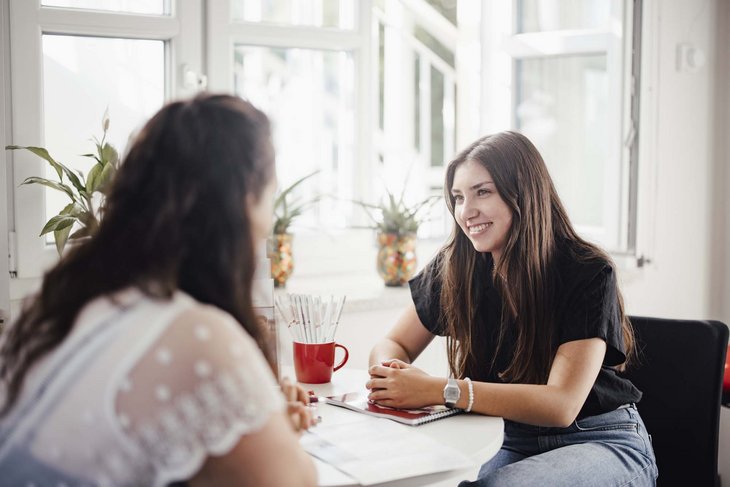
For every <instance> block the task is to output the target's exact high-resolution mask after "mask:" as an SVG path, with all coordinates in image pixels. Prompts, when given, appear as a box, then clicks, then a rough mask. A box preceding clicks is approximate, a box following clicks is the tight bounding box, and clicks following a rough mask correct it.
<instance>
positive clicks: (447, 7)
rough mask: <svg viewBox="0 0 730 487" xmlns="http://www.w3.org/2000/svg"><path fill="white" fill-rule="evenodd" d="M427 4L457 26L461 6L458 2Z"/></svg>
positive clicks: (431, 0)
mask: <svg viewBox="0 0 730 487" xmlns="http://www.w3.org/2000/svg"><path fill="white" fill-rule="evenodd" d="M426 3H428V4H429V5H431V6H432V7H433V8H434V9H436V11H437V12H438V13H440V14H441V15H443V16H444V18H445V19H446V20H448V21H449V22H451V23H452V24H454V25H456V17H457V15H456V9H457V7H458V4H459V2H458V1H457V0H426Z"/></svg>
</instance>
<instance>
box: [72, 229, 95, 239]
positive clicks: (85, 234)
mask: <svg viewBox="0 0 730 487" xmlns="http://www.w3.org/2000/svg"><path fill="white" fill-rule="evenodd" d="M91 235H92V233H91V230H89V227H81V228H79V229H78V230H76V231H75V232H74V233H72V234H71V236H70V237H68V238H70V239H76V238H83V237H89V236H91Z"/></svg>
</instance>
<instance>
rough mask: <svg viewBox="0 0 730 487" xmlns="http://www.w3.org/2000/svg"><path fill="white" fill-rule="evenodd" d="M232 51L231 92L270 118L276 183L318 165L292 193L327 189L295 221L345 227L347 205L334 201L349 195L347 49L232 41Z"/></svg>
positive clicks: (351, 133) (351, 122)
mask: <svg viewBox="0 0 730 487" xmlns="http://www.w3.org/2000/svg"><path fill="white" fill-rule="evenodd" d="M234 56H235V61H234V83H235V90H236V93H237V94H238V95H239V96H241V97H243V98H247V99H249V100H251V102H252V103H254V104H255V105H256V106H258V107H259V108H261V109H262V110H263V111H264V112H266V113H267V114H268V115H269V116H270V117H271V120H272V123H273V129H274V145H275V147H276V165H277V173H278V177H279V183H280V186H281V187H285V186H288V185H289V184H291V183H293V182H294V181H295V180H297V179H298V178H300V177H302V176H304V175H306V174H309V173H311V172H313V171H315V170H318V169H320V170H322V172H321V173H320V174H319V175H317V176H316V177H315V178H312V179H311V180H309V181H308V182H307V183H306V184H303V185H302V186H300V187H298V189H297V191H298V193H299V194H300V195H301V196H302V198H304V199H306V198H309V197H312V196H313V195H314V194H316V193H319V194H327V195H332V196H335V198H326V199H323V200H322V201H321V202H320V203H319V205H318V206H317V207H316V208H312V209H311V211H307V212H305V213H304V214H303V215H302V217H301V218H299V219H298V220H297V222H296V224H297V226H300V227H310V228H316V227H321V226H326V227H329V228H345V227H346V226H347V225H348V223H349V221H348V219H349V217H350V211H351V209H350V208H349V205H344V204H342V202H343V201H348V200H351V199H352V198H353V196H354V195H353V192H352V191H353V186H354V184H353V182H354V181H353V173H354V164H355V162H354V155H355V154H354V141H355V111H354V110H355V106H354V104H355V90H354V79H355V64H354V59H353V54H352V53H351V52H347V51H323V50H313V49H295V48H270V47H252V46H243V45H238V46H236V47H235V50H234ZM320 215H325V216H326V217H325V218H320Z"/></svg>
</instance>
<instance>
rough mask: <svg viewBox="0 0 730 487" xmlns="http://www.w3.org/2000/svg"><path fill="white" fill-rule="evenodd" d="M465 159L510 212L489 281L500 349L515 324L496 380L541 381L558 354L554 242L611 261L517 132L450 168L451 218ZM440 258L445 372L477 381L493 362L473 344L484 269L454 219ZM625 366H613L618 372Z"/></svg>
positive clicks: (627, 334) (628, 334)
mask: <svg viewBox="0 0 730 487" xmlns="http://www.w3.org/2000/svg"><path fill="white" fill-rule="evenodd" d="M466 161H474V162H477V163H479V164H481V165H482V166H483V167H484V168H486V169H487V171H489V174H490V175H491V176H492V179H493V181H494V185H495V187H496V189H497V192H498V193H499V195H500V197H501V198H502V200H504V202H505V204H506V205H507V206H508V207H509V208H510V210H511V211H512V224H511V227H510V229H509V234H508V235H507V242H506V243H505V248H504V250H503V252H502V257H501V259H500V261H499V262H495V266H494V284H495V287H496V288H497V290H498V291H499V293H500V295H501V296H502V300H503V303H504V305H503V310H502V323H500V331H499V335H498V336H499V342H498V345H497V346H498V347H499V346H501V344H502V341H503V337H504V335H505V333H506V330H505V326H507V323H514V327H515V330H514V332H515V337H516V346H515V351H514V355H513V357H512V360H511V363H510V364H509V365H508V366H507V368H506V370H503V371H499V372H500V376H501V377H503V379H504V380H507V381H512V382H527V383H536V384H544V383H546V382H547V377H548V374H549V372H550V367H551V366H552V360H553V358H554V356H555V351H556V349H555V340H554V338H555V336H556V331H555V327H556V323H555V320H556V317H555V316H554V310H555V304H556V303H555V296H554V295H553V290H554V289H555V280H556V275H555V260H556V247H557V244H558V242H567V246H566V247H567V248H566V251H568V252H570V255H571V257H572V258H574V259H575V260H577V261H581V262H602V263H606V264H607V265H611V266H613V263H612V261H611V259H610V257H609V256H608V255H607V254H606V253H605V252H603V251H602V250H601V249H600V248H598V247H596V246H595V245H593V244H591V243H589V242H586V241H585V240H583V239H582V238H580V237H579V236H578V234H577V233H576V231H575V229H574V228H573V225H572V224H571V223H570V220H569V219H568V214H567V212H566V211H565V208H564V207H563V204H562V202H561V201H560V197H559V196H558V193H557V191H556V190H555V186H554V185H553V181H552V179H551V178H550V174H549V173H548V169H547V166H546V165H545V162H544V161H543V158H542V156H541V155H540V153H539V152H538V150H537V149H536V148H535V146H534V145H533V144H532V142H530V140H529V139H528V138H527V137H525V136H524V135H522V134H519V133H517V132H500V133H497V134H493V135H487V136H485V137H482V138H480V139H478V140H477V141H476V142H474V143H473V144H471V145H470V146H469V147H467V148H466V149H464V150H463V151H462V152H461V153H459V154H458V155H457V156H456V158H455V159H454V160H453V161H451V162H450V163H449V165H448V167H447V169H446V180H445V184H444V193H445V198H446V204H447V206H448V208H449V211H450V212H451V214H452V216H453V215H454V207H455V203H454V196H453V195H452V194H451V188H452V187H453V183H454V174H455V173H456V170H457V169H458V168H459V167H460V166H461V165H462V164H463V163H465V162H466ZM443 255H444V258H443V259H442V261H441V262H442V264H441V268H440V273H441V276H442V279H443V286H442V290H441V296H440V302H441V309H442V313H443V320H444V322H445V324H446V327H447V336H448V337H449V338H448V339H447V352H448V360H449V365H450V368H451V372H452V374H454V376H455V377H465V376H471V377H480V376H483V369H484V367H485V364H489V363H490V362H492V364H494V361H493V360H494V357H493V356H489V357H487V356H485V354H486V352H485V351H483V350H479V348H478V347H477V346H476V345H478V343H479V342H480V340H479V339H477V338H475V337H477V336H480V334H483V333H484V330H482V329H481V327H480V324H478V323H476V322H475V315H474V313H475V310H476V309H477V299H478V296H479V295H480V288H479V286H480V285H482V283H480V282H478V280H474V279H471V278H470V277H471V276H473V275H474V273H475V270H476V269H477V268H478V267H479V266H481V265H483V264H484V262H483V259H484V258H485V256H484V255H481V254H480V253H479V252H477V251H476V250H475V249H474V246H473V245H472V243H471V242H470V241H469V238H468V237H467V236H466V235H465V234H464V232H463V231H462V230H461V228H460V227H459V224H458V223H457V222H456V219H454V227H453V231H452V233H451V238H450V240H449V242H448V243H447V244H446V246H445V247H444V249H443ZM480 259H481V261H480ZM617 296H618V310H619V316H620V320H621V327H622V331H623V337H624V345H625V348H626V356H627V362H630V361H631V360H632V359H633V358H634V356H635V351H634V334H633V329H632V327H631V323H630V322H629V320H628V318H627V317H626V315H625V313H624V306H623V298H622V296H621V292H620V290H618V289H617ZM623 365H625V364H623ZM623 365H622V366H619V367H617V368H618V369H620V370H622V369H623V368H624V366H623Z"/></svg>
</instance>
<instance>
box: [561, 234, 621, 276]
mask: <svg viewBox="0 0 730 487" xmlns="http://www.w3.org/2000/svg"><path fill="white" fill-rule="evenodd" d="M556 250H557V251H556V264H557V265H556V268H557V269H558V272H559V274H560V275H561V277H563V278H564V279H565V278H568V279H570V280H571V281H576V280H581V281H582V280H589V281H590V280H593V279H594V278H596V277H597V276H599V275H611V274H612V273H613V272H614V264H613V262H612V261H611V259H610V257H608V255H607V254H606V253H605V252H603V251H601V250H599V249H597V248H594V247H592V246H585V245H581V244H580V243H578V242H571V241H568V240H562V241H559V242H558V245H557V246H556Z"/></svg>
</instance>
